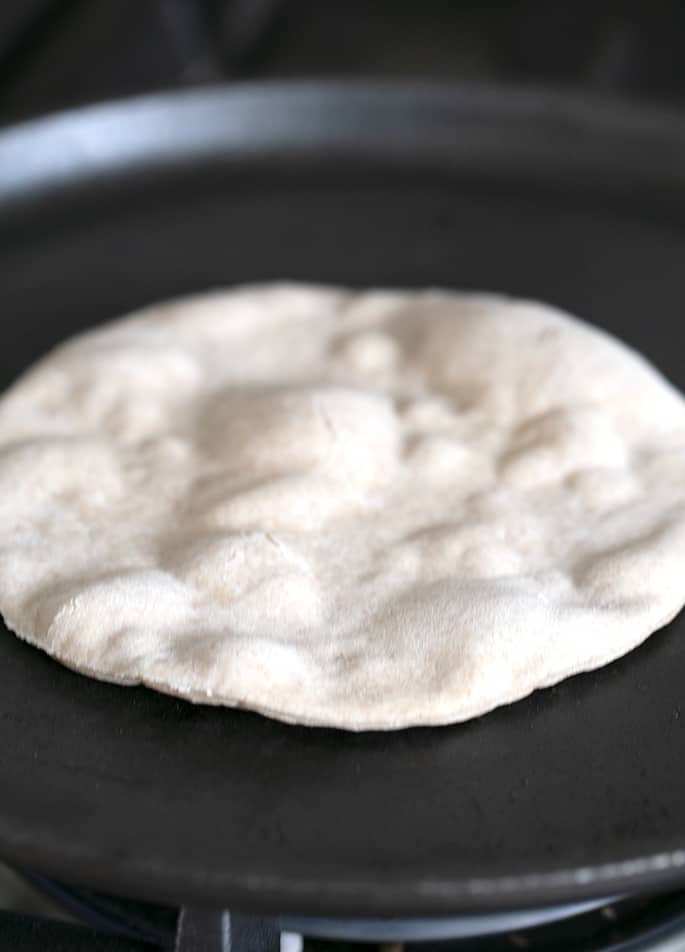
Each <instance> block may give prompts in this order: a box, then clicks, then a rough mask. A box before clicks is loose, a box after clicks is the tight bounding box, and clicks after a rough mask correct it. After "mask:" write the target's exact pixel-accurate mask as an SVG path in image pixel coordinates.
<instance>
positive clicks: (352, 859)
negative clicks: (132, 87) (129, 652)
mask: <svg viewBox="0 0 685 952" xmlns="http://www.w3.org/2000/svg"><path fill="white" fill-rule="evenodd" d="M0 275H1V280H0V315H1V316H2V345H1V347H0V382H1V383H2V385H4V384H7V383H9V381H10V380H11V379H12V378H13V377H14V376H15V375H16V374H17V373H19V371H21V369H22V368H23V367H25V366H26V365H27V364H28V363H29V361H31V360H32V359H34V358H35V357H37V356H38V355H39V354H41V353H42V352H43V351H45V349H46V348H47V347H49V346H50V345H51V344H53V343H55V342H57V341H58V340H60V339H62V338H63V337H65V336H66V335H68V334H71V333H73V332H75V331H77V330H78V329H80V328H82V327H85V326H86V325H88V324H91V323H94V322H97V321H101V320H104V319H107V318H111V317H114V316H115V315H117V314H118V313H120V312H122V311H125V310H126V309H128V308H133V307H136V306H139V305H143V304H145V303H147V302H149V301H152V300H154V299H156V298H163V297H166V296H170V295H176V294H181V293H183V292H188V291H194V290H198V289H202V288H207V287H212V286H216V285H228V284H231V283H233V282H238V281H255V280H261V279H273V278H296V279H303V280H309V281H334V282H345V283H350V284H353V285H359V286H364V285H369V284H374V285H383V284H390V285H406V286H419V285H426V284H439V285H451V286H455V287H461V288H487V289H491V290H499V291H508V292H512V293H514V294H521V295H530V296H535V297H539V298H542V299H544V300H547V301H550V302H553V303H554V304H559V305H562V306H564V307H567V308H569V309H571V310H572V311H577V312H579V313H580V314H582V315H584V316H586V317H587V318H589V319H591V320H593V321H595V322H597V323H599V324H601V325H603V326H605V327H607V328H609V329H610V330H612V331H613V332H615V333H616V334H618V335H619V336H621V337H622V338H624V339H625V340H627V341H629V342H630V343H632V344H634V345H636V346H637V347H639V348H640V349H642V350H643V351H644V352H645V353H646V354H647V355H648V356H649V357H650V358H651V359H652V360H654V361H655V362H656V364H658V365H659V366H660V367H661V368H662V370H663V371H664V372H665V373H666V374H668V375H669V376H670V377H671V379H672V380H673V381H675V382H676V383H678V384H680V385H685V358H684V357H683V347H682V344H683V331H682V321H683V314H684V313H685V128H684V127H683V124H682V123H681V122H680V120H678V119H676V118H674V117H672V116H669V115H654V114H652V113H647V112H637V111H635V112H634V111H631V110H628V109H626V108H623V107H621V108H619V107H617V106H615V105H611V104H604V105H601V106H598V105H591V104H588V103H584V102H582V101H579V100H577V99H571V98H567V97H564V96H558V95H552V94H546V93H544V94H543V93H537V92H516V93H513V92H507V93H503V92H501V91H492V90H490V91H488V90H478V89H470V90H464V89H457V88H445V87H434V86H419V87H416V86H399V87H381V86H374V85H371V86H368V85H357V86H352V87H350V86H341V85H334V86H316V87H315V86H303V85H296V86H290V87H278V86H261V87H258V86H244V87H235V88H234V89H232V90H223V89H215V90H209V91H201V92H192V93H189V94H183V95H170V96H168V95H165V96H160V97H153V98H143V99H137V100H132V101H130V102H123V103H119V104H115V105H108V106H104V107H97V108H94V109H86V110H82V111H77V112H72V113H67V114H64V115H61V116H58V117H56V118H49V119H45V120H40V121H38V122H33V123H30V124H28V125H25V126H23V127H19V128H15V129H10V130H8V131H6V132H5V133H4V134H2V135H1V136H0ZM1 545H2V540H0V557H1V551H2V549H1ZM684 634H685V619H683V617H682V616H681V617H680V618H679V619H677V620H676V621H675V622H674V623H673V624H671V625H670V626H669V627H668V628H667V629H665V630H663V631H661V632H660V633H658V634H657V635H655V636H654V637H653V638H651V639H650V640H649V641H648V642H647V643H646V644H645V645H644V646H643V647H642V648H640V649H639V650H637V651H635V652H633V653H632V654H631V655H630V656H628V657H626V658H624V659H623V660H621V661H619V662H617V663H615V664H613V665H611V666H609V667H608V668H606V669H604V670H602V671H599V672H596V673H592V674H588V675H584V676H580V677H576V678H573V679H571V680H568V681H566V682H564V683H563V684H561V685H559V686H558V687H556V688H553V689H551V690H546V691H541V692H538V693H536V694H534V695H533V696H532V697H531V698H529V699H528V700H525V701H522V702H520V703H518V704H515V705H513V706H511V707H506V708H501V709H499V710H497V711H495V712H494V713H492V714H490V715H488V716H486V717H482V718H479V719H478V720H475V721H472V722H470V723H467V724H464V725H461V726H460V725H457V726H454V727H446V728H439V729H415V730H407V731H401V732H397V733H366V734H360V735H354V734H348V733H344V732H339V731H333V730H320V729H304V728H298V727H291V726H286V725H284V724H281V723H277V722H275V721H270V720H267V719H265V718H262V717H259V716H257V715H255V714H251V713H247V712H238V711H230V710H222V709H213V708H210V707H194V706H192V705H190V704H186V703H183V702H181V701H178V700H174V699H171V698H168V697H164V696H162V695H159V694H155V693H153V692H151V691H148V690H143V689H139V688H123V687H114V686H111V685H107V684H101V683H98V682H96V681H92V680H89V679H88V678H85V677H81V676H79V675H77V674H75V673H72V672H70V671H67V670H66V669H65V668H63V667H61V666H60V665H58V664H56V663H54V662H53V661H51V660H49V659H48V658H47V657H46V656H45V655H43V654H42V653H40V652H39V651H36V650H34V649H32V648H29V647H27V646H25V645H23V644H21V643H20V642H18V641H17V640H16V639H15V638H14V637H12V636H11V635H10V634H8V633H7V632H6V631H2V632H1V633H0V771H1V775H0V855H2V856H3V857H5V858H6V859H8V860H10V861H13V862H15V863H17V864H21V865H23V866H26V867H32V868H35V869H40V870H42V871H43V872H45V873H49V874H51V875H54V876H56V877H58V878H62V879H66V880H74V881H82V882H84V883H88V884H89V885H90V886H92V887H100V888H103V889H107V890H110V891H113V892H118V893H121V894H126V893H128V894H135V895H139V896H148V897H151V898H157V899H160V900H164V901H190V900H198V899H199V900H204V901H206V902H213V903H221V904H222V905H237V906H243V907H246V908H255V909H269V910H272V911H279V912H283V913H291V912H299V913H304V912H307V913H318V914H326V915H329V914H336V913H349V914H356V915H358V916H360V915H376V916H378V915H393V914H395V915H402V916H405V917H406V916H410V915H428V914H443V913H444V914H447V913H455V912H458V911H464V910H495V909H502V908H505V907H507V906H516V905H520V904H523V903H533V902H535V903H544V902H548V901H549V902H551V901H552V900H555V901H556V900H569V901H570V900H572V899H580V898H583V897H591V896H598V895H603V894H608V893H616V892H618V891H622V890H637V889H648V888H649V889H651V888H657V887H658V888H665V887H666V886H667V885H670V886H673V885H676V884H677V883H680V882H682V881H683V880H685V770H684V769H683V752H684V748H683V741H684V739H685V716H682V717H681V707H682V702H683V696H684V685H685V644H684V643H683V641H681V638H683V635H684ZM553 638H554V632H552V631H550V642H551V643H552V644H553Z"/></svg>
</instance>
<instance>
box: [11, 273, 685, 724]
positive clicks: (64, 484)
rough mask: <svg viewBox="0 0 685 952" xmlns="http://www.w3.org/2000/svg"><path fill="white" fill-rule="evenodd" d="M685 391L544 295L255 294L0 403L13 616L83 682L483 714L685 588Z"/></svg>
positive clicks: (86, 361)
mask: <svg viewBox="0 0 685 952" xmlns="http://www.w3.org/2000/svg"><path fill="white" fill-rule="evenodd" d="M684 564H685V401H684V400H683V398H682V397H681V395H680V394H678V393H677V392H676V391H675V390H674V389H673V388H672V387H671V386H670V385H669V384H668V383H667V382H666V381H665V380H664V379H663V378H661V377H660V376H659V375H658V374H657V372H656V371H655V370H654V369H652V368H651V367H650V366H649V365H648V364H647V363H646V362H645V361H644V360H642V359H641V358H640V357H639V356H637V355H636V354H635V353H633V352H632V351H630V350H628V349H627V348H626V347H624V346H623V345H622V344H620V343H619V342H618V341H616V340H613V339H611V338H609V337H608V336H607V335H605V334H603V333H602V332H600V331H598V330H596V329H593V328H591V327H589V326H588V325H586V324H583V323H582V322H580V321H577V320H575V319H573V318H570V317H568V316H565V315H563V314H561V313H559V312H557V311H554V310H552V309H551V308H547V307H545V306H543V305H540V304H535V303H531V302H517V301H512V300H508V299H505V298H500V297H496V296H484V295H459V294H451V293H446V292H437V291H436V292H433V291H429V292H423V293H400V292H370V293H364V294H356V293H351V292H346V291H343V290H338V289H328V288H312V287H304V286H293V285H274V286H265V287H252V288H250V287H248V288H242V289H238V290H235V291H232V292H223V293H213V294H208V295H205V296H203V297H198V298H193V299H187V300H181V301H176V302H172V303H170V304H164V305H160V306H156V307H151V308H149V309H147V310H146V311H143V312H141V313H140V314H138V315H134V316H133V317H131V318H127V319H124V320H121V321H118V322H116V323H113V324H111V325H108V326H106V327H104V328H102V329H98V330H95V331H93V332H91V333H89V334H86V335H83V336H81V337H79V338H77V339H75V340H73V341H70V342H68V343H67V344H65V345H63V346H62V347H61V348H59V349H58V350H56V351H55V352H54V353H52V354H51V355H49V356H48V357H47V358H46V359H44V360H43V361H42V362H41V363H40V364H38V365H37V366H35V367H34V368H33V369H31V370H30V371H29V372H27V373H26V374H25V375H24V376H23V378H22V379H20V380H19V382H18V383H17V384H15V386H14V387H13V388H12V389H11V390H10V391H8V392H7V393H6V394H5V395H4V397H3V398H2V400H0V610H1V611H2V614H3V616H4V618H5V620H6V621H7V624H8V625H9V626H10V627H11V628H12V629H13V630H14V631H16V632H17V633H18V634H19V635H21V636H22V637H23V638H25V639H27V640H28V641H30V642H32V643H34V644H36V645H39V646H40V647H42V648H44V649H45V650H46V651H48V652H49V653H50V654H51V655H53V656H55V657H57V658H59V659H60V660H62V661H63V662H65V663H66V664H68V665H70V666H72V667H74V668H77V669H78V670H80V671H83V672H85V673H88V674H91V675H94V676H96V677H100V678H103V679H107V680H112V681H118V682H123V683H137V682H143V683H145V684H148V685H150V686H153V687H156V688H158V689H159V690H162V691H166V692H170V693H173V694H177V695H180V696H182V697H186V698H189V699H190V700H193V701H201V702H208V703H217V704H227V705H238V706H245V707H250V708H253V709H256V710H258V711H262V712H264V713H267V714H271V715H273V716H276V717H280V718H283V719H285V720H294V721H300V722H304V723H308V724H328V725H336V726H340V727H346V728H351V729H363V728H371V727H380V728H397V727H402V726H407V725H411V724H435V723H446V722H450V721H457V720H463V719H466V718H469V717H472V716H474V715H477V714H480V713H482V712H484V711H487V710H489V709H491V708H493V707H495V706H497V705H498V704H502V703H504V702H508V701H512V700H515V699H517V698H520V697H523V696H524V695H526V694H528V693H529V692H530V691H531V690H533V689H534V688H537V687H542V686H544V685H549V684H552V683H554V682H556V681H558V680H560V679H561V678H563V677H566V676H567V675H570V674H573V673H575V672H578V671H582V670H586V669H588V668H592V667H596V666H599V665H602V664H604V663H606V662H608V661H610V660H612V659H613V658H616V657H617V656H619V655H621V654H623V653H625V652H626V651H628V650H630V649H631V648H633V647H634V646H635V645H637V644H638V643H639V642H641V641H642V640H643V639H644V638H646V637H647V636H648V635H649V634H650V633H651V632H653V631H654V630H656V629H657V628H659V627H660V626H662V625H664V624H665V623H666V622H667V621H668V620H669V619H670V618H672V617H673V616H674V615H675V614H676V612H677V611H678V610H679V609H680V608H681V606H682V605H683V602H684V601H685V576H684V574H683V565H684Z"/></svg>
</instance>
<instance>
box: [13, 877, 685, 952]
mask: <svg viewBox="0 0 685 952" xmlns="http://www.w3.org/2000/svg"><path fill="white" fill-rule="evenodd" d="M0 889H2V891H3V895H2V899H3V900H4V902H3V905H4V906H5V907H6V906H7V905H8V904H9V906H10V907H11V908H10V910H7V908H5V910H4V911H2V912H0V948H7V949H10V948H11V949H22V950H26V952H33V950H34V949H35V950H39V949H46V948H49V949H51V950H57V952H59V950H61V949H62V948H64V949H69V950H70V952H73V950H79V949H84V950H86V949H87V950H89V952H108V950H111V952H117V950H121V952H125V950H126V952H133V950H136V949H147V950H152V949H159V950H165V952H200V950H202V952H276V950H281V952H341V950H346V949H356V950H358V952H363V950H364V949H379V950H385V952H391V950H392V952H400V950H403V949H404V950H406V952H410V950H412V949H417V950H423V952H431V950H434V952H438V950H442V952H516V950H521V949H524V950H528V952H541V950H549V949H554V950H557V952H571V950H573V952H678V950H680V952H682V950H683V949H685V892H680V893H675V894H669V895H664V896H652V897H626V896H623V897H620V896H619V897H604V898H599V899H596V900H591V901H586V902H582V903H572V904H566V905H556V906H547V907H543V908H537V909H523V910H516V911H511V910H509V911H502V912H501V913H497V914H491V915H473V916H464V915H462V916H458V917H451V918H439V919H411V918H407V919H393V920H382V919H334V918H322V917H302V916H299V917H298V916H272V917H268V916H256V915H250V914H245V913H240V912H230V911H227V910H216V911H215V910H207V909H201V908H197V907H184V908H182V909H176V908H172V907H170V906H163V905H158V904H152V903H147V902H136V901H133V900H130V899H120V898H116V897H113V896H109V895H105V894H103V893H100V892H96V891H93V890H88V889H84V888H80V887H74V886H68V885H64V884H62V883H57V882H55V881H54V880H50V879H47V878H46V877H43V876H41V875H38V874H35V873H27V872H23V873H21V874H19V873H13V872H12V871H10V870H8V869H4V870H2V871H0Z"/></svg>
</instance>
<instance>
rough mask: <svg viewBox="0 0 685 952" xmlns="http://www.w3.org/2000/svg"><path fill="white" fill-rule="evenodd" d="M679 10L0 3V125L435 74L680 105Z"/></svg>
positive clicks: (399, 1)
mask: <svg viewBox="0 0 685 952" xmlns="http://www.w3.org/2000/svg"><path fill="white" fill-rule="evenodd" d="M684 39H685V3H683V2H682V0H653V2H645V0H599V2H597V0H575V2H572V3H569V2H568V0H499V2H495V0H423V2H421V0H0V123H8V122H12V121H14V120H16V119H20V118H24V117H27V116H31V115H36V114H39V113H42V112H46V111H49V110H52V109H58V108H63V107H65V106H72V105H76V104H79V103H83V102H92V101H96V100H100V99H106V98H111V97H115V96H122V95H127V94H130V93H135V92H141V91H148V90H155V89H163V88H174V87H179V86H188V85H195V84H202V83H208V82H212V83H213V82H218V81H222V80H228V81H231V80H238V79H254V78H283V77H288V78H291V77H298V76H300V77H307V76H354V75H357V76H384V77H393V76H396V77H405V78H407V77H412V76H429V77H438V78H440V77H443V78H450V79H463V80H484V81H491V82H503V83H515V82H524V83H531V82H532V83H550V84H554V85H556V86H562V87H569V86H570V87H573V88H576V89H580V90H583V91H585V92H587V93H589V94H591V95H592V94H617V95H619V96H622V97H625V98H631V99H642V100H647V101H653V102H659V103H669V104H675V105H678V106H679V105H681V104H685V56H683V52H682V51H683V41H684Z"/></svg>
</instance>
